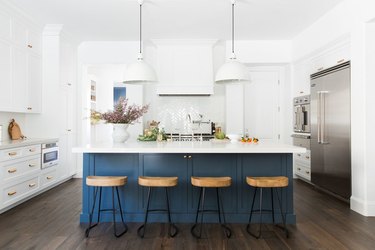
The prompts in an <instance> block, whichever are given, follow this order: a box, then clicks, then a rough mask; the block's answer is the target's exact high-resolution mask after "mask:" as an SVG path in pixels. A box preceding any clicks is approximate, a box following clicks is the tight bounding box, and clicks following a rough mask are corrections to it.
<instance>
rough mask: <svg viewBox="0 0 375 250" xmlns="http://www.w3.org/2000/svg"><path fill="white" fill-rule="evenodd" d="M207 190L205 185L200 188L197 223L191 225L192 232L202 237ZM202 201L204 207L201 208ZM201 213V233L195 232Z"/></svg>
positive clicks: (196, 236) (197, 236)
mask: <svg viewBox="0 0 375 250" xmlns="http://www.w3.org/2000/svg"><path fill="white" fill-rule="evenodd" d="M205 191H206V189H205V188H204V187H201V188H200V194H199V200H198V208H197V214H196V216H195V224H194V225H193V226H192V227H191V230H190V232H191V234H192V235H193V236H194V237H195V238H198V239H200V238H201V237H202V225H203V212H202V211H203V210H204V198H205ZM201 203H202V209H201ZM199 213H201V222H200V231H199V235H197V234H196V233H195V228H196V226H197V224H198V215H199Z"/></svg>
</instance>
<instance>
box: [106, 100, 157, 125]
mask: <svg viewBox="0 0 375 250" xmlns="http://www.w3.org/2000/svg"><path fill="white" fill-rule="evenodd" d="M149 106H150V105H149V104H147V105H145V106H138V105H136V104H133V105H128V99H125V98H123V97H120V99H119V101H118V103H117V104H116V105H115V106H114V108H113V111H108V112H105V113H100V119H101V120H105V121H106V122H107V123H123V124H131V123H134V122H136V121H137V120H138V119H139V118H140V117H142V116H143V114H145V113H147V111H148V108H149Z"/></svg>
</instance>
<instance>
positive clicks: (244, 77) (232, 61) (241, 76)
mask: <svg viewBox="0 0 375 250" xmlns="http://www.w3.org/2000/svg"><path fill="white" fill-rule="evenodd" d="M235 2H236V1H235V0H231V3H232V56H231V57H230V58H229V61H228V62H226V63H225V64H223V65H222V66H221V67H220V68H219V70H218V71H217V72H216V76H215V82H216V83H236V82H242V81H249V80H250V75H249V71H248V69H247V68H246V66H245V65H243V64H242V63H240V62H239V61H237V59H236V54H235V53H234V4H235Z"/></svg>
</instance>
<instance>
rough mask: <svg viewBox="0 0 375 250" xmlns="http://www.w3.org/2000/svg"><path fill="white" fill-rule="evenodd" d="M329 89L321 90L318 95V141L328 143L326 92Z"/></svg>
mask: <svg viewBox="0 0 375 250" xmlns="http://www.w3.org/2000/svg"><path fill="white" fill-rule="evenodd" d="M327 93H328V91H319V92H318V96H319V100H318V143H319V144H328V141H327V140H326V137H327V136H326V133H325V126H326V104H325V102H326V94H327Z"/></svg>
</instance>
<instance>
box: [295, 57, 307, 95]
mask: <svg viewBox="0 0 375 250" xmlns="http://www.w3.org/2000/svg"><path fill="white" fill-rule="evenodd" d="M310 68H311V66H310V60H304V61H299V62H297V63H295V64H294V65H293V72H294V74H293V78H294V80H293V82H294V85H293V96H294V97H296V96H301V95H309V94H310V74H311V72H310Z"/></svg>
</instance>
